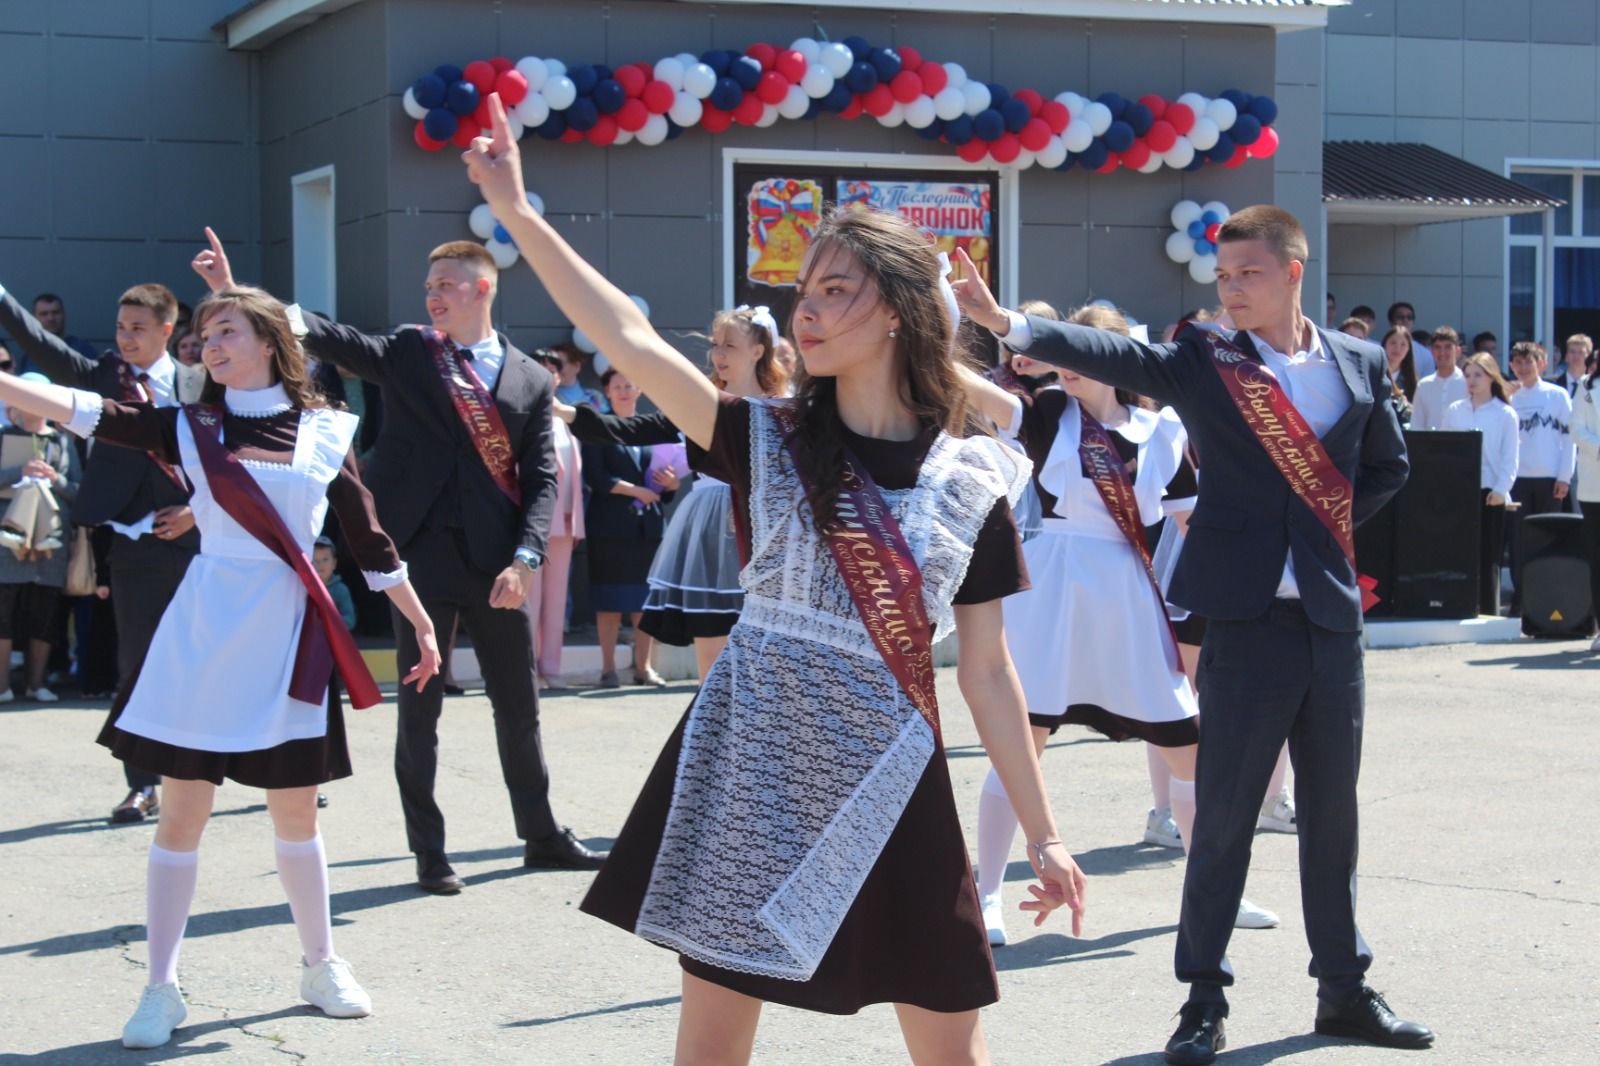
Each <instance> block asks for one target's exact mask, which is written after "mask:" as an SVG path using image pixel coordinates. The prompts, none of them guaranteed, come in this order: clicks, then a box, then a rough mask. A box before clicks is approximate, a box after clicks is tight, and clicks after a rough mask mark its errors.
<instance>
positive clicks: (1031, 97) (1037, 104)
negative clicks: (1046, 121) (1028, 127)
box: [1011, 89, 1044, 115]
mask: <svg viewBox="0 0 1600 1066" xmlns="http://www.w3.org/2000/svg"><path fill="white" fill-rule="evenodd" d="M1011 98H1012V99H1013V100H1021V101H1022V102H1023V103H1025V104H1027V105H1028V114H1030V115H1037V114H1038V113H1039V108H1041V107H1043V106H1044V97H1042V96H1040V95H1039V94H1038V93H1036V92H1034V91H1033V90H1032V89H1018V90H1017V91H1016V92H1014V93H1012V94H1011Z"/></svg>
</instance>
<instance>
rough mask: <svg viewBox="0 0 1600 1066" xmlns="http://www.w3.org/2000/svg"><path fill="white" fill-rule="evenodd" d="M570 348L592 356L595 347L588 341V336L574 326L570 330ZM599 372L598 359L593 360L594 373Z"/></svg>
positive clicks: (592, 342)
mask: <svg viewBox="0 0 1600 1066" xmlns="http://www.w3.org/2000/svg"><path fill="white" fill-rule="evenodd" d="M572 346H573V347H574V348H576V349H578V351H580V352H582V353H584V354H585V355H594V353H595V351H596V349H597V345H596V344H595V343H594V341H592V340H590V339H589V335H588V334H587V333H585V332H584V331H583V330H581V329H578V328H577V327H576V326H574V327H573V329H572ZM599 370H600V359H599V358H598V357H597V358H596V359H595V371H596V372H599Z"/></svg>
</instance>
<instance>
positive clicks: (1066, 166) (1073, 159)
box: [1056, 154, 1078, 170]
mask: <svg viewBox="0 0 1600 1066" xmlns="http://www.w3.org/2000/svg"><path fill="white" fill-rule="evenodd" d="M1077 165H1078V157H1077V156H1075V155H1070V154H1069V155H1068V156H1067V158H1066V159H1064V160H1063V161H1062V163H1061V165H1060V166H1058V167H1056V169H1057V170H1071V169H1072V168H1073V167H1075V166H1077Z"/></svg>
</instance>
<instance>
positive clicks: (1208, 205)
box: [1200, 200, 1233, 220]
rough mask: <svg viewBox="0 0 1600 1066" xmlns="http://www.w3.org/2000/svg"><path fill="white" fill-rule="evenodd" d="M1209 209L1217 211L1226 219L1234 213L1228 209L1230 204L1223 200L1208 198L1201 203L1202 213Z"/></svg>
mask: <svg viewBox="0 0 1600 1066" xmlns="http://www.w3.org/2000/svg"><path fill="white" fill-rule="evenodd" d="M1207 211H1212V212H1215V213H1216V214H1217V215H1218V216H1220V217H1221V218H1223V219H1224V220H1226V219H1227V217H1228V216H1229V215H1231V214H1233V212H1232V211H1229V210H1228V205H1227V204H1225V203H1223V202H1222V201H1221V200H1207V201H1206V202H1205V203H1203V204H1201V205H1200V213H1201V214H1205V213H1206V212H1207Z"/></svg>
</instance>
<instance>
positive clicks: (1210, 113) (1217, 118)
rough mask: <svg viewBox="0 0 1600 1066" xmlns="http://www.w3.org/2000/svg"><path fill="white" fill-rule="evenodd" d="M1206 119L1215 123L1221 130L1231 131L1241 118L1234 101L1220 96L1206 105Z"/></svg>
mask: <svg viewBox="0 0 1600 1066" xmlns="http://www.w3.org/2000/svg"><path fill="white" fill-rule="evenodd" d="M1206 118H1209V119H1210V120H1211V121H1212V122H1215V123H1216V124H1217V129H1219V130H1231V129H1233V124H1234V122H1235V121H1237V120H1238V118H1239V109H1238V108H1236V107H1234V106H1233V101H1231V100H1224V99H1222V97H1220V96H1219V97H1217V98H1216V99H1215V100H1213V101H1211V103H1209V104H1207V105H1206Z"/></svg>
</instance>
